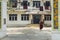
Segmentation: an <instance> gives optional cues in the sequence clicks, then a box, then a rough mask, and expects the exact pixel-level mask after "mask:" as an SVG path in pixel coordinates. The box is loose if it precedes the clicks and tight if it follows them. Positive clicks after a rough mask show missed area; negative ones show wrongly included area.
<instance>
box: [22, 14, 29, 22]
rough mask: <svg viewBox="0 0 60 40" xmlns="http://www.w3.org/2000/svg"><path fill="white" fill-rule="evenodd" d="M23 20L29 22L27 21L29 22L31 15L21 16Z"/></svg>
mask: <svg viewBox="0 0 60 40" xmlns="http://www.w3.org/2000/svg"><path fill="white" fill-rule="evenodd" d="M21 20H22V21H27V20H29V14H21Z"/></svg>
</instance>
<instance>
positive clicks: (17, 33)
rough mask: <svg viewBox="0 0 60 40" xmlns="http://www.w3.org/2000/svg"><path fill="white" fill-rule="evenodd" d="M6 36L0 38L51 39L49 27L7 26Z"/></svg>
mask: <svg viewBox="0 0 60 40" xmlns="http://www.w3.org/2000/svg"><path fill="white" fill-rule="evenodd" d="M7 35H8V36H7V37H5V38H3V39H1V40H51V28H50V27H44V28H43V29H42V30H39V27H36V28H34V27H18V28H7Z"/></svg>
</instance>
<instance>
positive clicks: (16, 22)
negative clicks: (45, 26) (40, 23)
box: [7, 13, 31, 26]
mask: <svg viewBox="0 0 60 40" xmlns="http://www.w3.org/2000/svg"><path fill="white" fill-rule="evenodd" d="M15 14H16V13H15ZM27 24H31V20H29V21H21V14H19V13H18V14H17V21H9V14H7V26H24V25H27Z"/></svg>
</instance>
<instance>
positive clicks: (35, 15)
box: [33, 14, 41, 24]
mask: <svg viewBox="0 0 60 40" xmlns="http://www.w3.org/2000/svg"><path fill="white" fill-rule="evenodd" d="M40 16H41V15H39V14H33V24H39V21H40Z"/></svg>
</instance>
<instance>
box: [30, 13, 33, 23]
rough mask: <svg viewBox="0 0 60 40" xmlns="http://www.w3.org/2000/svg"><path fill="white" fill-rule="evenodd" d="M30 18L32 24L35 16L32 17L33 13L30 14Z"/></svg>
mask: <svg viewBox="0 0 60 40" xmlns="http://www.w3.org/2000/svg"><path fill="white" fill-rule="evenodd" d="M29 18H30V20H31V24H32V23H33V17H32V14H30V17H29Z"/></svg>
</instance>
